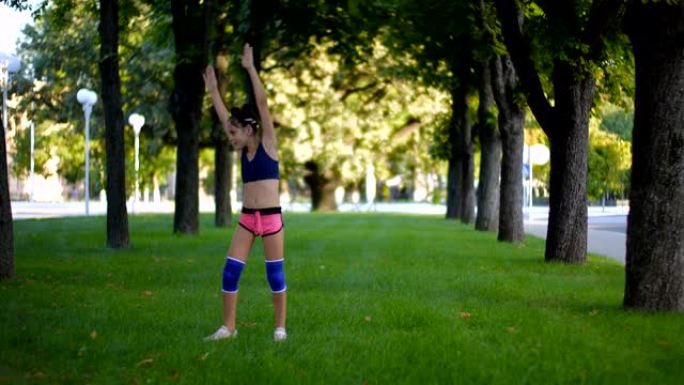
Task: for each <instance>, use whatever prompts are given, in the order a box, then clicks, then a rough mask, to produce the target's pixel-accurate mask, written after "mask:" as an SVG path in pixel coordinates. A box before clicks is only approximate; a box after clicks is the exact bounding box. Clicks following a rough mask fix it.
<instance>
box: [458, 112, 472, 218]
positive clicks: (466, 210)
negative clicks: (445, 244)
mask: <svg viewBox="0 0 684 385" xmlns="http://www.w3.org/2000/svg"><path fill="white" fill-rule="evenodd" d="M462 122H463V125H462V128H461V135H462V139H461V145H462V146H463V151H462V152H461V156H462V158H463V160H462V162H463V174H462V176H463V182H462V184H461V188H462V192H461V196H462V198H463V199H462V200H461V222H463V223H465V224H470V223H473V220H475V186H474V185H475V175H474V174H475V160H474V152H475V151H474V148H473V147H474V146H473V135H472V133H473V131H472V129H473V125H472V122H471V120H470V114H469V113H468V102H467V100H466V101H465V109H464V110H463V117H462Z"/></svg>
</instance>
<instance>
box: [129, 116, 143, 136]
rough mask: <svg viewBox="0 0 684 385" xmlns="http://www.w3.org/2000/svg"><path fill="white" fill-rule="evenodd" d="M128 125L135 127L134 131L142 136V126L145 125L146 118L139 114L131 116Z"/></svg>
mask: <svg viewBox="0 0 684 385" xmlns="http://www.w3.org/2000/svg"><path fill="white" fill-rule="evenodd" d="M128 124H130V125H131V126H133V131H135V134H136V135H138V134H140V129H141V128H142V126H144V125H145V117H144V116H142V115H140V114H138V113H135V114H131V116H129V117H128Z"/></svg>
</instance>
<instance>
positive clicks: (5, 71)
mask: <svg viewBox="0 0 684 385" xmlns="http://www.w3.org/2000/svg"><path fill="white" fill-rule="evenodd" d="M19 67H21V63H20V62H19V59H18V58H17V57H16V56H14V55H12V54H7V53H4V52H0V86H2V124H3V127H7V89H8V88H9V75H10V74H14V73H17V72H18V71H19Z"/></svg>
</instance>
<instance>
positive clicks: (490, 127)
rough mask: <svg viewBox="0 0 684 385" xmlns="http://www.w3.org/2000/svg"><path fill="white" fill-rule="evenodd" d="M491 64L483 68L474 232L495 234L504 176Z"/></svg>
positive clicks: (485, 62)
mask: <svg viewBox="0 0 684 385" xmlns="http://www.w3.org/2000/svg"><path fill="white" fill-rule="evenodd" d="M489 61H490V60H487V61H484V62H483V63H482V66H481V67H480V90H479V94H480V105H479V107H478V113H477V116H478V128H479V129H478V134H479V138H480V148H481V161H480V181H479V183H478V187H477V218H476V220H475V229H477V230H482V231H496V230H497V229H498V228H499V187H500V186H499V177H500V175H501V137H500V136H499V130H498V127H497V124H496V120H495V117H494V113H493V112H492V109H493V108H494V95H493V94H492V85H491V73H490V68H489V67H490V66H489V64H490V63H489Z"/></svg>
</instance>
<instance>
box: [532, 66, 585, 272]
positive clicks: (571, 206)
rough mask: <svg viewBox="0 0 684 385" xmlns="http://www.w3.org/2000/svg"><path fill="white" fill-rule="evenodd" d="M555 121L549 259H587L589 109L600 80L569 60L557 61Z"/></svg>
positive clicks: (550, 197) (582, 261) (552, 151)
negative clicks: (597, 82) (576, 68)
mask: <svg viewBox="0 0 684 385" xmlns="http://www.w3.org/2000/svg"><path fill="white" fill-rule="evenodd" d="M553 78H554V79H553V81H554V90H556V94H555V95H556V104H555V107H554V117H553V118H554V121H555V127H554V129H553V130H549V133H550V134H551V135H550V136H549V141H550V146H551V149H550V151H551V180H550V183H549V185H550V191H549V222H548V227H547V234H546V252H545V255H544V257H545V259H546V261H547V262H550V261H560V262H565V263H584V262H586V259H587V159H588V156H589V154H588V152H589V114H590V111H591V104H592V100H593V98H594V90H595V84H596V80H595V79H594V78H593V76H591V75H585V76H584V77H580V75H579V74H577V73H576V72H575V71H573V70H572V68H571V65H570V64H567V63H560V62H558V63H556V64H555V65H554V76H553Z"/></svg>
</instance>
